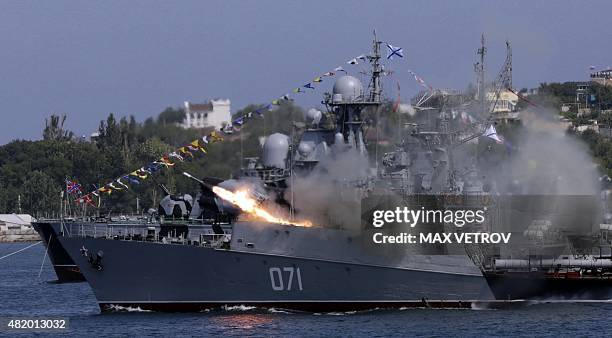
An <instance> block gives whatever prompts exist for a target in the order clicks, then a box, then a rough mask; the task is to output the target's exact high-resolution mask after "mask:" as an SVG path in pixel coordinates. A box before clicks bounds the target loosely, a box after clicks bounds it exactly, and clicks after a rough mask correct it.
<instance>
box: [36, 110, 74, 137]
mask: <svg viewBox="0 0 612 338" xmlns="http://www.w3.org/2000/svg"><path fill="white" fill-rule="evenodd" d="M64 122H66V115H65V114H64V115H62V117H61V118H60V117H59V116H58V115H55V114H52V115H51V117H50V118H49V120H47V119H45V129H44V130H43V140H50V141H51V140H53V141H68V140H70V139H71V138H72V137H73V136H74V133H73V132H71V131H67V130H64Z"/></svg>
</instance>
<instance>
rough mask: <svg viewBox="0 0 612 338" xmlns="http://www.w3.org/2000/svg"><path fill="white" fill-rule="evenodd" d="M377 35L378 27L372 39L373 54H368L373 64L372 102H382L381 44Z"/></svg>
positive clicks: (371, 80)
mask: <svg viewBox="0 0 612 338" xmlns="http://www.w3.org/2000/svg"><path fill="white" fill-rule="evenodd" d="M381 43H382V42H381V41H378V38H377V37H376V29H375V30H374V40H373V41H372V55H370V56H368V59H369V60H370V63H371V64H372V78H371V79H370V88H371V91H370V102H380V93H381V88H380V74H381V73H382V67H381V65H380V44H381Z"/></svg>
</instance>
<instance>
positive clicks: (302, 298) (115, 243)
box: [60, 229, 493, 312]
mask: <svg viewBox="0 0 612 338" xmlns="http://www.w3.org/2000/svg"><path fill="white" fill-rule="evenodd" d="M243 230H244V229H243ZM296 232H297V233H296ZM300 232H301V234H300ZM264 233H265V234H266V235H268V236H263V235H260V236H259V237H258V238H254V237H252V236H250V238H251V239H254V242H252V243H251V242H249V243H247V242H246V241H244V239H245V238H248V237H249V235H254V234H255V232H248V231H247V232H242V233H241V234H238V236H239V237H240V238H241V239H242V240H243V241H241V240H238V239H236V237H237V235H236V234H234V235H233V237H232V244H233V245H234V246H237V247H239V248H238V249H237V250H236V249H222V248H212V247H203V246H200V245H184V244H162V243H157V242H139V241H123V240H112V239H105V238H85V237H68V236H67V237H60V241H61V242H62V244H63V246H64V247H65V249H66V251H67V252H68V253H69V254H70V255H71V257H72V258H73V260H74V261H75V263H76V264H77V265H78V266H79V267H80V268H81V271H82V273H83V274H84V276H85V278H86V280H87V282H88V283H89V284H90V285H91V287H92V289H93V292H94V294H95V296H96V298H97V300H98V304H99V306H100V308H101V310H102V311H105V310H112V309H114V308H115V307H116V306H123V307H139V308H141V309H147V310H154V311H173V312H174V311H200V310H204V309H211V308H219V307H223V306H234V305H245V306H258V307H268V308H281V309H290V310H300V311H312V312H328V311H352V310H362V309H372V308H387V307H411V306H412V307H415V306H416V307H426V306H445V307H469V306H470V304H471V302H472V301H475V300H490V299H493V296H492V294H491V292H490V290H489V287H488V285H487V282H486V280H485V278H484V277H483V276H482V274H481V273H480V271H479V269H477V268H476V267H475V266H474V265H473V263H471V261H469V258H468V257H467V256H443V255H432V256H425V255H423V256H413V257H411V258H410V263H401V264H393V265H390V264H384V263H383V262H382V261H380V262H378V263H377V262H376V260H368V259H367V258H366V259H365V260H364V261H362V262H359V261H358V260H355V259H350V258H348V257H349V256H350V255H352V254H351V248H350V247H351V246H352V247H355V245H350V244H346V243H345V244H342V243H338V242H337V241H335V240H333V237H334V236H333V235H330V236H329V237H328V238H327V239H328V240H331V242H329V243H327V245H328V246H329V247H331V248H323V247H322V248H321V250H319V251H318V253H319V256H320V257H300V252H301V249H300V247H309V245H308V244H307V243H308V242H309V240H314V238H308V236H304V234H305V233H306V230H305V229H292V230H291V231H289V230H288V231H286V232H285V231H283V230H282V229H280V231H279V230H274V231H271V232H264ZM270 234H273V235H272V237H276V238H277V240H274V239H271V238H270ZM300 235H301V236H300ZM279 237H280V238H279ZM289 237H292V238H295V239H297V240H299V239H300V238H301V240H300V241H299V242H292V241H291V240H289V239H288V238H289ZM264 238H267V239H268V241H267V242H266V240H264ZM319 240H322V239H321V238H320V237H319ZM238 242H243V243H245V244H246V246H242V247H241V246H239V245H236V244H237V243H238ZM275 243H276V244H275ZM280 243H285V244H288V245H289V246H290V247H292V248H294V249H291V250H287V248H286V247H285V248H280V247H279V246H280V245H277V244H280ZM300 243H301V244H300ZM319 243H321V242H319ZM334 244H335V245H334ZM333 246H335V248H334V247H333ZM257 247H260V248H262V249H261V250H262V251H266V252H258V251H257V249H256V248H257ZM272 247H276V248H277V249H278V250H274V249H271V248H272ZM243 248H244V249H243ZM84 249H85V250H87V252H89V253H100V252H102V253H103V254H102V255H103V258H102V260H101V262H100V265H101V266H100V267H98V266H94V265H93V264H92V263H91V259H90V257H88V255H87V254H83V252H84ZM279 252H284V253H283V254H281V253H279ZM338 252H344V253H345V254H344V255H342V254H341V255H337V256H336V257H335V258H336V259H334V260H332V259H325V258H324V257H325V256H328V257H329V254H330V253H338Z"/></svg>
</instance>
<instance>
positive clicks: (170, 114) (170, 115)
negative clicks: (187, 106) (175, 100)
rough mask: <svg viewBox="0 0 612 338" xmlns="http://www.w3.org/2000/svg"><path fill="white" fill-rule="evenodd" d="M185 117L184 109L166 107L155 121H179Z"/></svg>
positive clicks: (164, 122) (162, 122) (166, 122)
mask: <svg viewBox="0 0 612 338" xmlns="http://www.w3.org/2000/svg"><path fill="white" fill-rule="evenodd" d="M184 119H185V111H184V110H182V109H175V108H172V107H168V108H166V109H165V110H164V111H163V112H161V113H160V114H159V116H158V117H157V121H158V122H159V123H161V124H173V123H181V122H183V120H184Z"/></svg>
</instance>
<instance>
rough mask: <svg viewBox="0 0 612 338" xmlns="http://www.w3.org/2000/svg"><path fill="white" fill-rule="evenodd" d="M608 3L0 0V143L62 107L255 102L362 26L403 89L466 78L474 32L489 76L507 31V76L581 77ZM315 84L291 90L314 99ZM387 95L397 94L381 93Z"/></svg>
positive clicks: (598, 53)
mask: <svg viewBox="0 0 612 338" xmlns="http://www.w3.org/2000/svg"><path fill="white" fill-rule="evenodd" d="M610 13H612V2H610V1H571V2H566V1H552V0H551V1H508V0H506V1H482V2H481V1H436V0H426V1H373V0H370V1H356V0H352V1H329V0H327V1H313V0H311V1H280V0H279V1H260V0H259V1H227V0H224V1H184V0H183V1H159V2H157V1H123V0H122V1H97V2H92V1H36V2H34V1H32V2H30V1H22V0H19V1H7V0H2V1H0V32H1V33H0V45H1V46H2V51H1V52H0V74H1V77H0V78H1V82H0V100H1V105H0V114H1V117H2V121H1V122H0V144H2V143H6V142H8V141H10V140H12V139H15V138H22V139H38V138H40V137H41V131H42V128H43V126H44V118H45V117H47V116H49V115H50V114H51V113H53V112H56V113H64V112H65V113H67V114H68V121H67V123H68V127H69V128H70V129H71V130H74V131H75V132H77V133H78V134H83V133H85V134H89V133H91V132H92V131H94V130H95V129H96V128H97V125H98V123H99V121H100V120H101V119H103V118H105V117H106V116H107V114H108V113H110V112H114V113H116V114H118V115H120V116H128V115H130V114H133V115H135V116H136V118H137V119H138V120H139V121H142V120H144V119H145V118H147V117H149V116H156V115H157V114H158V113H159V112H160V111H162V110H163V109H164V108H165V107H167V106H179V105H181V104H182V102H183V101H185V100H191V101H203V100H206V99H208V98H215V97H222V98H229V99H231V101H232V111H236V110H238V109H240V108H242V107H243V106H244V105H246V104H248V103H260V102H267V101H269V100H270V99H273V98H276V97H278V96H281V95H283V94H285V93H287V92H289V91H290V90H291V89H292V88H294V87H296V86H300V85H303V84H305V83H306V82H308V81H310V80H312V78H314V77H315V76H316V75H319V74H320V73H323V72H325V71H328V70H331V69H333V68H334V67H336V66H338V65H343V66H346V67H345V68H347V69H349V68H350V69H353V70H356V71H357V70H359V69H360V68H359V67H360V66H357V68H351V66H348V65H346V64H345V62H346V61H347V60H349V59H351V58H353V57H355V56H358V55H359V54H362V53H367V52H368V51H369V49H370V43H371V39H372V30H373V28H376V29H377V31H378V34H379V37H380V38H381V39H382V40H384V41H388V42H390V43H392V44H394V45H397V46H401V47H403V48H404V53H405V57H404V59H402V60H398V61H392V62H391V63H390V65H389V66H390V67H391V68H392V69H393V70H395V71H396V73H395V75H394V77H393V79H387V80H386V82H385V85H386V88H394V87H395V85H394V82H395V81H399V82H400V83H401V88H402V97H404V98H406V99H407V98H409V97H411V96H412V95H414V93H415V92H416V91H417V90H418V89H419V87H418V86H417V85H416V83H415V81H414V80H413V79H412V78H411V76H410V75H409V74H408V72H407V70H408V69H412V70H414V71H415V72H417V73H418V74H420V75H421V76H422V77H423V78H424V79H425V80H426V81H427V82H428V83H430V84H431V85H432V86H434V87H451V88H452V87H458V88H464V87H465V85H466V83H467V82H468V81H471V80H473V78H474V74H473V66H472V64H473V62H474V61H475V50H476V48H478V44H479V41H480V34H481V32H484V33H485V34H486V37H487V40H488V50H489V58H488V70H489V76H490V77H494V75H495V74H496V73H497V72H498V70H499V68H500V66H501V64H502V62H503V60H504V54H505V48H504V41H505V39H506V38H507V39H510V41H511V42H512V45H513V54H514V85H515V87H517V88H521V87H535V86H537V85H538V84H539V83H540V82H552V81H569V80H582V79H586V78H587V76H588V75H587V74H588V67H589V65H595V66H597V67H606V66H608V65H612V43H611V42H612V28H611V26H610ZM330 85H331V82H330V81H327V82H326V83H323V84H322V85H321V86H320V88H319V89H317V91H316V92H315V93H311V94H308V95H303V96H300V97H299V99H298V100H297V101H296V103H297V104H300V105H302V106H304V107H309V106H312V105H316V104H317V103H318V102H319V101H320V94H321V93H322V91H323V90H328V89H329V88H330ZM390 94H392V95H395V94H394V93H393V92H391V93H390Z"/></svg>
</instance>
